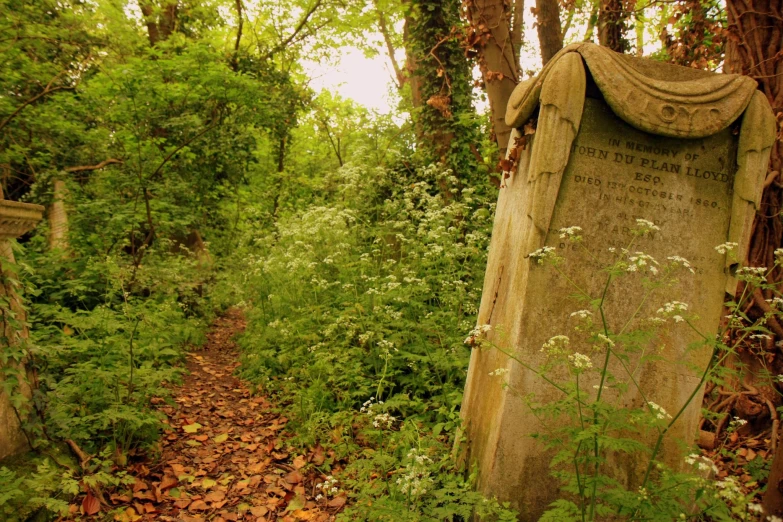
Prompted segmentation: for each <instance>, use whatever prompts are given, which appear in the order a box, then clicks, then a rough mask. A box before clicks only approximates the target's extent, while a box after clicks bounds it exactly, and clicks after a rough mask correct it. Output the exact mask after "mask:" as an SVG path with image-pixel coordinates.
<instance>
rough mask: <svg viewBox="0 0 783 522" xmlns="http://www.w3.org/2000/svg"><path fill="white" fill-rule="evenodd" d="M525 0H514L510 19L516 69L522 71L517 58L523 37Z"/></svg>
mask: <svg viewBox="0 0 783 522" xmlns="http://www.w3.org/2000/svg"><path fill="white" fill-rule="evenodd" d="M524 33H525V0H514V9H513V18H512V21H511V45H512V46H513V48H514V56H516V57H517V63H516V66H517V71H518V72H519V73H520V74H521V73H522V65H521V62H520V60H519V58H520V55H521V54H522V42H523V39H524V37H525V35H524Z"/></svg>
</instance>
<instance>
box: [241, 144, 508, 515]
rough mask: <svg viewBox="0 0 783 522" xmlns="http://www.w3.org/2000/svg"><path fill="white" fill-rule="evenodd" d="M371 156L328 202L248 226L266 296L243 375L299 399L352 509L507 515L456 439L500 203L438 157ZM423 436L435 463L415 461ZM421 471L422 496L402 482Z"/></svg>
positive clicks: (246, 266)
mask: <svg viewBox="0 0 783 522" xmlns="http://www.w3.org/2000/svg"><path fill="white" fill-rule="evenodd" d="M368 163H372V159H371V158H364V157H362V156H361V155H360V156H358V157H356V158H355V159H354V161H353V162H350V163H347V164H346V165H345V166H343V167H342V168H340V169H338V170H337V171H336V172H335V173H334V174H331V175H329V176H327V177H326V178H325V179H324V181H323V183H324V186H325V188H326V189H327V190H328V189H330V188H331V187H335V188H336V190H335V191H334V194H333V196H332V197H333V199H332V201H331V203H330V204H329V205H321V204H317V205H311V206H309V207H306V208H305V209H304V210H302V211H301V212H300V213H298V214H297V215H295V216H291V217H287V218H284V219H281V220H279V222H278V224H277V227H276V229H275V230H274V231H272V232H270V233H268V234H266V235H259V234H254V233H253V232H250V237H252V239H251V240H250V241H249V242H248V243H247V245H246V246H245V247H244V249H243V250H242V251H241V253H239V254H238V259H237V261H238V262H239V263H240V264H239V266H238V267H236V268H235V272H236V273H237V274H241V279H240V280H239V281H237V282H236V283H235V284H234V288H243V289H244V292H245V293H244V294H243V295H244V296H245V299H246V300H247V301H249V302H252V303H254V307H253V309H251V310H250V311H249V312H248V317H249V323H248V328H247V330H246V332H245V334H244V335H243V336H242V337H241V345H242V346H243V347H244V348H245V355H244V358H243V361H242V363H243V364H242V373H243V375H244V376H245V377H246V378H248V379H250V380H251V381H253V382H257V383H259V384H260V385H261V386H263V387H264V389H266V390H272V391H275V392H277V394H278V396H279V397H280V398H281V399H282V400H285V401H286V402H288V403H289V404H290V406H289V407H287V408H286V413H287V415H289V416H293V419H292V425H293V426H295V429H294V431H295V433H296V434H297V439H298V440H299V443H300V444H303V445H315V444H316V443H318V442H322V443H324V444H328V446H329V447H331V448H333V449H335V451H337V454H338V456H340V457H347V458H349V459H350V460H351V464H350V465H349V466H348V468H347V469H346V470H345V471H344V472H343V473H342V474H341V475H340V477H339V479H340V480H342V481H344V484H346V485H348V486H350V488H349V492H350V494H351V496H352V497H354V500H355V504H354V506H353V507H352V508H350V509H349V510H348V511H346V513H345V514H344V515H343V517H345V519H346V520H392V519H396V520H400V518H395V517H400V516H409V519H410V520H452V519H457V518H454V517H467V516H468V515H469V514H470V512H471V511H472V510H473V509H475V508H481V509H484V508H485V507H486V509H487V512H488V513H489V512H490V511H491V510H495V511H494V512H496V513H508V512H507V511H504V510H503V509H502V508H501V507H499V506H497V505H496V504H492V503H490V504H485V503H484V502H485V501H484V500H483V499H482V497H481V496H480V495H477V494H473V493H470V491H471V487H472V479H466V478H464V477H463V476H462V475H461V472H459V471H458V469H457V468H456V467H455V464H454V462H453V460H452V458H451V456H450V453H449V451H450V444H451V442H452V441H453V436H454V434H455V431H456V429H457V427H458V425H459V418H458V413H457V411H456V409H457V408H458V406H459V404H460V402H461V399H462V387H463V385H464V379H465V372H466V369H467V363H468V359H469V355H470V352H469V349H468V348H467V347H466V346H465V344H464V342H463V341H464V335H463V334H462V332H465V331H468V330H469V329H470V328H471V326H472V325H473V323H474V321H475V319H474V318H475V314H476V312H477V310H476V304H475V303H476V302H477V301H478V297H479V294H480V288H479V284H480V282H481V280H482V275H483V270H484V264H485V259H486V258H485V255H486V249H487V246H488V232H489V227H490V226H491V222H490V216H491V214H492V208H493V206H494V204H492V203H489V201H488V200H489V198H488V197H487V195H486V192H485V191H486V189H484V190H480V189H478V188H464V189H461V190H460V189H458V188H457V187H458V186H459V185H458V183H457V179H456V177H455V176H454V175H453V174H452V173H451V172H450V171H443V170H441V169H439V168H438V167H435V166H430V167H426V168H421V169H418V170H416V171H412V172H409V171H407V170H406V169H405V168H404V167H403V166H401V168H399V169H398V170H391V169H388V168H382V167H374V168H373V167H370V166H368ZM443 186H447V187H449V193H450V202H449V203H445V202H444V198H443V196H442V195H441V191H440V190H439V189H438V188H436V187H443ZM412 448H416V449H417V451H418V450H421V451H423V452H424V453H422V454H420V455H421V456H423V457H426V462H427V465H426V466H425V467H426V471H425V470H421V473H418V472H412V471H411V469H409V468H410V466H411V465H412V462H413V461H412V460H411V459H412V457H411V456H409V452H410V450H411V449H412ZM414 460H415V459H414ZM406 469H407V470H408V471H407V472H406V471H405V470H406ZM406 473H407V475H406ZM411 473H413V475H421V476H424V475H427V477H428V478H427V483H428V484H429V486H428V487H426V488H425V487H423V488H421V490H422V491H420V493H417V494H416V495H413V496H411V495H410V494H406V493H404V492H403V491H402V490H401V489H400V488H401V483H400V484H397V483H395V482H394V480H396V478H397V477H404V476H412V475H410V474H411ZM384 477H389V478H388V479H384ZM392 479H393V480H392ZM421 480H423V479H421ZM425 489H426V491H423V490H425ZM491 506H494V507H491ZM405 513H408V514H409V515H404V514H405ZM503 516H508V515H503ZM406 520H407V518H406ZM499 520H506V519H503V518H501V519H499Z"/></svg>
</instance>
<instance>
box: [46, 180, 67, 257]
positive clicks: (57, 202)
mask: <svg viewBox="0 0 783 522" xmlns="http://www.w3.org/2000/svg"><path fill="white" fill-rule="evenodd" d="M52 185H53V188H54V197H53V198H52V203H51V205H49V210H48V212H47V217H48V219H49V249H50V250H61V251H63V252H65V251H67V250H68V247H69V245H68V211H67V209H66V208H65V199H66V198H67V197H68V189H67V188H66V186H65V181H63V180H61V179H56V180H54V183H53V184H52Z"/></svg>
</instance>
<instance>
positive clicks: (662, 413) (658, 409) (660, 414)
mask: <svg viewBox="0 0 783 522" xmlns="http://www.w3.org/2000/svg"><path fill="white" fill-rule="evenodd" d="M647 405H648V406H649V407H650V409H651V410H652V413H653V415H655V417H656V418H657V419H658V420H663V419H666V418H669V419H671V418H672V416H671V415H669V414H668V413H666V410H664V409H663V406H661V405H659V404H655V403H654V402H652V401H648V402H647Z"/></svg>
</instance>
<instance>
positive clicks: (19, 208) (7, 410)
mask: <svg viewBox="0 0 783 522" xmlns="http://www.w3.org/2000/svg"><path fill="white" fill-rule="evenodd" d="M43 211H44V208H43V207H42V206H40V205H33V204H30V203H19V202H17V201H8V200H5V199H2V193H0V270H2V272H3V281H7V280H8V278H9V276H12V274H11V273H10V272H9V271H8V267H7V266H4V265H5V263H8V262H10V263H14V262H15V261H14V253H13V250H12V246H11V241H12V240H13V239H16V238H18V237H21V236H22V235H24V234H25V233H27V232H29V231H30V230H32V229H33V227H35V225H36V224H37V223H38V222H39V221H40V220H41V218H42V217H43ZM0 298H2V300H3V301H4V302H8V303H10V306H8V307H7V308H6V306H5V305H4V306H3V309H2V310H0V315H2V317H3V323H4V327H3V328H4V331H3V333H2V335H3V337H4V339H3V340H2V341H0V343H2V344H0V350H8V349H9V343H16V342H19V341H20V340H23V339H26V338H27V335H28V332H27V328H26V327H25V326H22V327H21V328H17V327H15V326H14V324H22V325H24V323H25V312H24V308H23V306H22V303H21V301H20V299H19V296H18V295H17V293H16V291H15V290H14V288H13V287H12V285H9V284H5V283H3V284H0ZM6 300H7V301H6ZM6 314H9V315H10V316H13V319H14V320H13V321H9V320H8V317H7V316H6ZM3 359H5V357H4V358H3ZM24 362H25V361H17V362H13V361H9V362H8V364H12V365H15V366H16V369H17V370H18V371H19V372H21V373H24V372H25V371H26V370H25V368H24ZM2 379H3V377H2V376H1V375H0V384H1V381H2ZM21 392H22V393H23V394H25V395H27V396H28V397H29V396H31V392H32V390H31V388H30V386H29V385H28V384H27V383H25V384H23V385H22V390H21ZM25 448H27V439H26V438H25V436H24V433H23V432H22V429H21V426H20V424H19V419H18V418H17V414H16V412H15V411H14V408H13V406H12V405H11V402H10V398H9V397H8V396H7V395H5V394H4V393H2V392H0V459H3V458H5V457H7V456H9V455H13V454H14V453H18V452H19V451H22V450H24V449H25Z"/></svg>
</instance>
